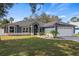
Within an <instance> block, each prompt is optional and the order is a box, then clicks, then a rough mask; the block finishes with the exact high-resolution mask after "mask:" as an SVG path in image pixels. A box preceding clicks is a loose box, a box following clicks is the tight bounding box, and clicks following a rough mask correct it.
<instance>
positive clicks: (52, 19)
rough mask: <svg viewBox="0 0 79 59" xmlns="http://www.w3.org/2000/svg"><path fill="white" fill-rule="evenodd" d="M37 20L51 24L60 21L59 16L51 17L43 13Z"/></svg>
mask: <svg viewBox="0 0 79 59" xmlns="http://www.w3.org/2000/svg"><path fill="white" fill-rule="evenodd" d="M37 20H39V21H41V22H43V23H49V22H55V21H56V22H58V21H59V20H60V19H59V17H58V16H50V15H47V14H46V13H44V12H43V13H42V14H41V15H40V16H37Z"/></svg>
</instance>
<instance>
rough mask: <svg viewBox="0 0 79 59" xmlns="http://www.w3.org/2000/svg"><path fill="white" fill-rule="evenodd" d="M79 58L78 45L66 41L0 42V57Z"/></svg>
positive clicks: (35, 39) (20, 40) (31, 40)
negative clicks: (71, 56)
mask: <svg viewBox="0 0 79 59" xmlns="http://www.w3.org/2000/svg"><path fill="white" fill-rule="evenodd" d="M37 55H38V56H67V55H78V56H79V43H78V42H74V41H68V40H45V39H41V38H36V37H33V38H27V39H19V40H2V41H0V56H37Z"/></svg>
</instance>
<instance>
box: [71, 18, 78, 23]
mask: <svg viewBox="0 0 79 59" xmlns="http://www.w3.org/2000/svg"><path fill="white" fill-rule="evenodd" d="M70 21H71V22H78V21H79V18H78V17H72V18H71V19H70Z"/></svg>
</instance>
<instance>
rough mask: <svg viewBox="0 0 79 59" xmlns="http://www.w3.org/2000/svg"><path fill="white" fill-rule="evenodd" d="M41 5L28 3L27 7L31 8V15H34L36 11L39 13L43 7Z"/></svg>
mask: <svg viewBox="0 0 79 59" xmlns="http://www.w3.org/2000/svg"><path fill="white" fill-rule="evenodd" d="M43 4H44V3H29V5H30V7H31V11H32V15H34V14H35V12H36V11H39V10H40V9H41V5H43ZM38 5H40V7H39V8H37V6H38Z"/></svg>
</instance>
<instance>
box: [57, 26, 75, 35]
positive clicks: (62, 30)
mask: <svg viewBox="0 0 79 59" xmlns="http://www.w3.org/2000/svg"><path fill="white" fill-rule="evenodd" d="M73 31H74V28H73V27H58V32H59V34H58V36H72V35H73V34H74V32H73Z"/></svg>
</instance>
